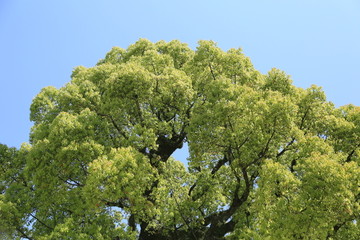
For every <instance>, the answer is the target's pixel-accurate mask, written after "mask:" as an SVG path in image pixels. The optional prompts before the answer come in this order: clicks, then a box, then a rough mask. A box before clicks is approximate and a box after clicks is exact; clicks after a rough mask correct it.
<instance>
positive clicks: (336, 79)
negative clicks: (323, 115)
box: [0, 0, 360, 147]
mask: <svg viewBox="0 0 360 240" xmlns="http://www.w3.org/2000/svg"><path fill="white" fill-rule="evenodd" d="M139 38H147V39H149V40H151V41H158V40H162V39H163V40H167V41H169V40H172V39H179V40H180V41H182V42H186V43H188V44H189V45H190V47H192V48H195V47H196V45H197V41H198V40H201V39H206V40H214V41H215V42H217V43H218V45H219V46H220V47H221V48H222V49H224V50H227V49H229V48H233V47H235V48H237V47H241V48H242V49H243V50H244V52H245V54H246V55H247V56H249V57H250V58H251V60H252V62H253V64H254V65H255V67H256V68H257V69H258V70H260V71H261V72H263V73H266V72H267V71H268V70H270V69H271V68H272V67H276V68H280V69H282V70H284V71H285V72H287V74H289V75H291V76H292V79H293V80H294V84H295V85H297V86H299V87H304V88H305V87H309V86H310V85H311V84H316V85H320V86H322V87H323V88H324V90H325V92H326V94H327V96H328V99H329V100H330V101H332V102H334V103H335V104H336V105H337V106H341V105H345V104H348V103H353V104H355V105H360V95H359V90H360V1H359V0H342V1H339V0H254V1H249V0H232V1H230V0H218V1H211V0H181V1H177V0H173V1H169V0H163V1H160V0H144V1H136V0H132V1H120V0H103V1H98V0H97V1H92V0H61V1H49V0H42V1H41V0H32V1H28V0H23V1H20V0H0V54H1V55H0V56H1V57H0V73H1V75H0V81H1V85H0V114H1V118H0V143H4V144H7V145H9V146H15V147H19V146H20V144H21V143H22V142H27V141H28V134H29V130H30V127H31V123H30V121H29V107H30V104H31V101H32V99H33V97H34V96H35V95H36V94H37V93H38V92H39V91H40V90H41V88H43V87H45V86H49V85H52V86H55V87H61V86H63V85H64V84H65V83H67V82H68V81H69V80H70V74H71V71H72V69H73V68H74V67H75V66H78V65H84V66H87V67H91V66H93V65H94V64H95V63H96V62H97V61H98V60H99V59H100V58H103V57H104V56H105V54H106V53H107V52H108V51H109V50H110V49H111V47H113V46H120V47H123V48H126V47H128V45H130V44H132V43H134V42H135V41H136V40H138V39H139Z"/></svg>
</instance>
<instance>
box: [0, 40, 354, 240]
mask: <svg viewBox="0 0 360 240" xmlns="http://www.w3.org/2000/svg"><path fill="white" fill-rule="evenodd" d="M31 120H32V121H33V122H34V126H33V128H32V130H31V135H30V143H29V144H24V145H23V146H22V147H21V148H20V149H19V150H16V149H13V148H8V147H7V146H5V145H0V161H1V162H0V163H1V165H0V166H1V169H0V184H1V185H0V191H1V195H0V232H2V234H3V236H4V237H3V238H6V237H7V238H9V239H20V238H23V239H36V240H37V239H40V240H42V239H114V240H115V239H129V240H130V239H150V240H151V239H159V240H161V239H164V240H166V239H193V240H195V239H209V240H211V239H230V240H235V239H343V240H351V239H353V240H357V239H359V237H360V229H359V221H360V218H359V213H360V207H359V203H360V193H359V192H360V191H359V186H360V167H359V163H360V108H359V107H356V106H353V105H347V106H344V107H340V108H336V107H335V106H334V104H332V103H331V102H328V101H327V100H326V97H325V95H324V93H323V91H322V90H321V88H319V87H316V86H311V87H310V88H308V89H302V88H298V87H295V86H294V85H292V81H291V79H290V77H289V76H288V75H286V74H285V73H284V72H282V71H280V70H277V69H272V70H270V71H269V72H268V73H267V74H266V75H264V74H261V73H260V72H259V71H257V70H256V69H254V67H253V65H252V64H251V62H250V60H249V58H247V57H246V56H245V55H244V54H243V53H242V51H241V49H230V50H229V51H227V52H224V51H222V50H221V49H220V48H218V47H217V46H216V44H215V43H214V42H211V41H200V42H199V45H198V47H197V48H196V50H195V51H194V50H192V49H190V48H189V47H188V46H187V45H186V44H183V43H181V42H179V41H171V42H164V41H160V42H157V43H152V42H150V41H148V40H145V39H140V40H139V41H137V42H136V43H135V44H133V45H131V46H130V47H128V48H127V49H126V50H125V49H121V48H117V47H115V48H113V49H112V50H111V51H110V52H109V53H107V55H106V57H105V58H104V59H102V60H100V61H99V62H98V64H97V65H96V66H94V67H91V68H85V67H77V68H76V69H75V70H74V71H73V74H72V80H71V81H70V82H69V83H68V84H66V85H65V86H64V87H62V88H60V89H56V88H54V87H46V88H44V89H43V90H42V91H41V92H40V93H39V94H38V95H37V97H36V98H35V99H34V100H33V103H32V105H31ZM184 143H185V144H187V145H188V149H189V153H190V156H189V158H188V162H187V166H184V163H182V162H180V161H178V160H175V159H174V158H173V157H172V154H173V153H174V152H175V151H176V150H177V149H181V148H182V147H183V145H184ZM0 234H1V233H0Z"/></svg>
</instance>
